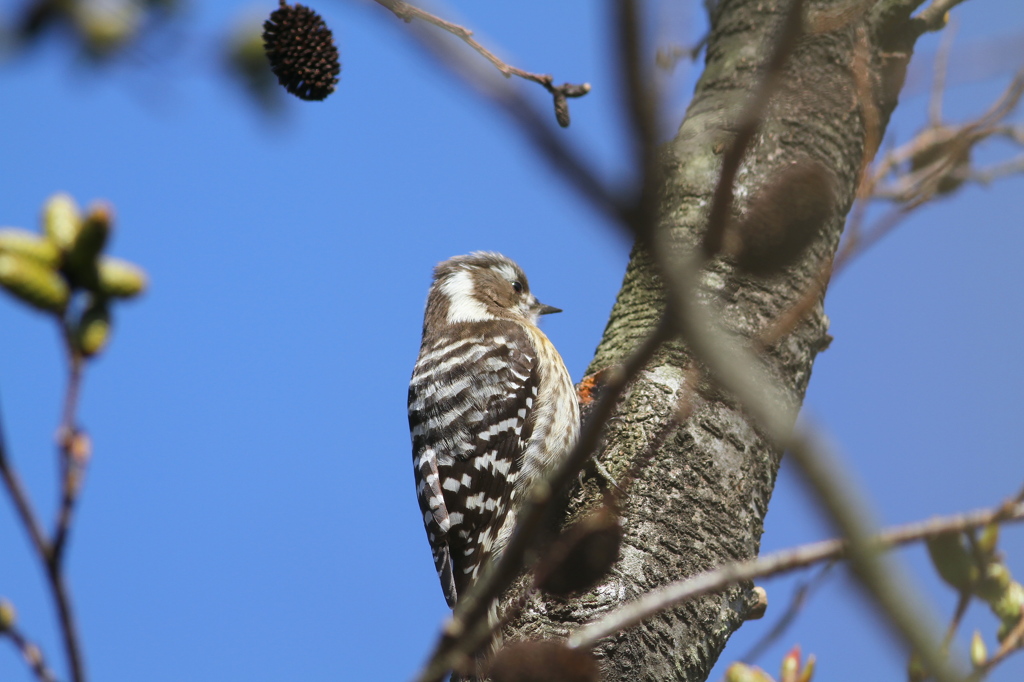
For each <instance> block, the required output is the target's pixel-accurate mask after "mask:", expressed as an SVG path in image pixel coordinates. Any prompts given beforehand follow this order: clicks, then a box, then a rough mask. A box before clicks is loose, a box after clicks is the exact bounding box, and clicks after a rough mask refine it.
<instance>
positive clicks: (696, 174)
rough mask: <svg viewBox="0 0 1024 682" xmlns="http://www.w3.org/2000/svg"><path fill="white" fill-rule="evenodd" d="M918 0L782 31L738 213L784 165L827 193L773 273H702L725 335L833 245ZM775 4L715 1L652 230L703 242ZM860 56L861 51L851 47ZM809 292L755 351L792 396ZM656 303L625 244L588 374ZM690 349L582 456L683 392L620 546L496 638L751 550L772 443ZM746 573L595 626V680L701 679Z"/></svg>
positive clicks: (807, 346) (661, 359) (743, 332)
mask: <svg viewBox="0 0 1024 682" xmlns="http://www.w3.org/2000/svg"><path fill="white" fill-rule="evenodd" d="M919 4H920V2H919V1H914V0H911V1H905V0H903V1H901V0H896V1H888V2H886V1H885V0H882V2H879V3H872V2H864V1H863V0H851V1H850V2H845V3H837V2H833V1H827V2H816V3H808V6H807V8H806V9H805V26H806V27H808V29H809V30H807V31H806V32H805V33H804V35H803V36H802V37H801V38H800V40H799V42H798V44H797V45H796V46H795V49H794V51H793V53H792V55H791V57H790V58H789V61H788V63H787V66H786V67H785V71H784V75H783V79H782V83H781V85H780V86H779V88H778V89H777V90H776V91H775V93H774V94H773V96H772V99H771V101H770V104H769V106H768V107H767V108H766V111H765V114H764V117H763V119H762V124H761V127H760V131H759V133H758V135H757V136H756V137H755V139H754V142H753V143H752V144H751V146H750V148H749V150H748V152H747V154H746V156H745V157H744V162H743V164H742V166H741V168H740V171H739V173H738V175H737V178H736V183H735V197H736V199H735V204H736V210H737V211H739V212H740V213H742V211H743V208H744V206H745V201H746V199H748V198H749V197H751V196H754V195H755V193H756V191H757V189H758V188H760V187H763V186H764V185H765V183H766V182H767V181H769V180H770V179H772V178H775V177H778V175H779V173H780V171H781V170H783V169H785V168H788V167H790V166H792V165H793V164H801V163H807V162H808V161H809V160H813V161H816V162H818V163H819V164H821V165H822V166H824V168H825V169H827V170H828V171H829V172H830V174H831V175H832V181H833V183H834V187H835V190H836V193H835V194H836V200H835V201H834V204H833V205H832V206H831V210H830V213H831V215H830V216H829V218H828V219H827V220H826V221H824V223H823V224H822V225H821V226H820V230H818V231H817V232H816V237H815V238H814V240H813V242H812V243H811V244H810V246H809V247H808V248H807V250H806V251H805V252H804V254H803V256H802V257H801V258H800V260H799V261H798V262H797V263H796V264H795V265H793V266H790V267H788V268H786V269H785V270H784V271H783V272H782V273H781V274H780V275H777V276H775V277H773V278H771V279H766V280H765V279H753V278H750V277H745V276H743V275H742V274H740V273H737V271H736V270H735V268H734V267H733V266H732V265H730V264H729V263H728V262H727V261H725V260H723V259H715V260H713V261H712V262H711V263H710V264H709V265H708V266H707V267H706V268H705V270H704V271H703V272H702V276H701V284H702V287H701V294H700V295H701V296H702V297H703V298H704V299H705V302H706V303H708V304H709V305H712V306H714V307H715V309H716V310H718V311H719V313H718V314H719V315H720V319H721V320H722V322H723V324H724V325H725V326H726V328H727V329H729V330H730V332H731V333H733V334H735V335H736V336H737V337H740V338H743V339H753V338H755V337H757V336H758V335H759V334H761V333H762V332H763V331H764V330H765V329H766V328H767V327H769V326H770V325H771V324H772V323H773V322H774V321H776V320H777V319H778V318H779V317H780V316H781V315H782V314H783V313H784V312H786V311H787V310H789V309H790V308H791V307H792V306H793V305H794V304H796V303H797V302H798V301H799V300H800V299H801V297H803V296H804V295H805V293H806V292H807V291H808V290H810V289H812V288H813V287H814V286H816V284H815V282H816V279H817V278H818V277H819V274H820V273H821V271H822V267H823V265H824V264H826V263H829V262H830V261H831V259H832V257H833V256H834V253H835V250H836V247H837V245H838V243H839V237H840V234H841V231H842V227H843V224H844V220H845V216H846V214H847V212H848V211H849V209H850V206H851V205H852V202H853V198H854V195H855V191H856V186H857V182H858V178H859V174H860V170H861V167H862V162H863V160H864V159H865V156H866V155H865V149H866V148H868V156H871V155H873V152H874V149H873V148H872V147H877V140H878V139H880V137H881V135H882V133H883V132H884V128H885V125H886V123H887V122H888V117H889V114H890V113H891V111H892V110H893V108H894V107H895V106H896V98H897V95H898V92H899V89H900V87H901V85H902V81H903V75H904V72H905V68H906V64H907V62H908V61H909V58H910V53H911V50H912V48H913V44H914V41H915V40H916V38H917V37H918V36H919V35H920V34H921V33H922V32H923V31H924V30H925V28H926V27H925V26H923V22H921V21H920V20H917V19H912V18H911V17H910V13H911V12H912V11H914V10H915V9H916V7H917V6H918V5H919ZM837 6H838V8H837ZM788 7H789V3H788V1H787V0H722V1H721V2H720V3H719V4H718V6H717V8H716V9H715V10H714V12H713V16H712V17H711V20H712V28H711V34H710V36H709V40H708V44H707V57H706V66H705V70H704V73H703V75H702V77H701V79H700V81H699V83H698V85H697V88H696V92H695V94H694V98H693V101H692V103H691V104H690V106H689V109H688V111H687V114H686V117H685V119H684V120H683V121H682V123H681V125H680V127H679V130H678V134H677V135H676V137H675V139H674V140H672V141H671V142H670V143H669V144H668V145H666V146H665V148H664V149H663V150H662V158H663V162H664V164H663V174H662V177H663V183H664V184H663V187H662V201H661V207H660V212H659V216H660V218H659V228H658V229H660V230H665V231H668V232H669V233H670V235H671V238H672V244H673V247H674V248H677V249H693V248H696V247H697V245H699V244H700V241H701V238H702V235H703V232H704V229H705V224H706V216H707V209H708V206H709V204H710V201H711V196H712V193H713V191H714V188H715V184H716V182H717V180H718V177H719V168H720V165H721V156H722V152H723V151H724V150H725V149H727V148H728V146H729V144H730V143H731V140H732V133H731V130H732V129H734V125H735V122H736V118H737V116H738V113H739V111H740V110H741V109H742V108H743V106H744V105H745V104H746V103H747V101H748V99H749V97H750V93H751V92H752V91H753V90H754V87H755V85H756V84H757V82H758V79H759V78H761V76H762V70H761V66H762V65H763V64H764V63H765V62H766V59H767V55H768V54H769V52H770V51H771V49H772V46H773V43H774V41H775V36H776V35H777V32H778V30H779V27H780V25H781V22H782V19H783V16H784V13H785V11H786V9H787V8H788ZM844 8H845V9H846V10H848V11H847V13H846V14H843V9H844ZM858 50H859V52H858ZM858 55H863V59H861V62H858V61H857V59H858V58H859V57H858ZM858 63H862V64H863V66H855V65H856V64H858ZM865 95H868V96H867V97H865ZM865 100H867V101H865ZM872 128H875V129H874V130H872ZM872 140H875V142H874V143H872ZM821 298H823V295H822V297H820V298H819V299H818V300H817V301H816V302H815V304H814V306H813V307H812V309H811V310H810V311H809V312H808V313H807V314H806V315H805V316H804V317H803V319H802V321H801V322H800V323H799V324H797V325H796V326H795V328H794V329H793V330H792V331H790V332H789V333H788V334H786V335H785V336H783V337H782V338H781V339H779V340H778V341H777V342H776V343H775V344H774V345H772V346H771V347H769V348H767V349H765V350H763V351H762V352H761V356H760V357H761V358H762V360H763V363H764V366H765V368H766V370H767V372H768V374H769V375H770V376H771V377H773V379H774V381H776V382H777V384H778V387H779V389H780V393H781V394H783V395H785V399H786V400H788V401H790V402H791V405H792V406H793V407H794V408H798V407H799V405H800V404H801V403H802V401H803V398H804V394H805V391H806V388H807V384H808V381H809V380H810V376H811V368H812V365H813V362H814V358H815V356H816V355H817V353H818V352H820V351H821V350H822V349H824V348H825V347H826V346H827V344H828V341H829V337H828V334H827V330H828V319H827V317H826V316H825V314H824V311H823V306H822V302H821ZM663 310H664V294H663V291H662V287H661V283H660V280H659V276H658V273H657V271H656V268H655V266H654V264H653V262H652V259H651V258H650V256H649V255H648V254H647V253H645V251H644V250H643V249H642V248H638V247H635V248H634V250H633V253H632V256H631V259H630V262H629V265H628V268H627V271H626V274H625V278H624V281H623V285H622V289H621V291H620V293H619V296H618V300H617V301H616V303H615V306H614V308H613V309H612V312H611V317H610V319H609V322H608V326H607V328H606V329H605V333H604V337H603V339H602V340H601V343H600V345H599V347H598V348H597V351H596V354H595V357H594V360H593V362H592V363H591V365H590V368H589V369H588V376H590V377H595V376H598V373H599V372H600V371H601V370H603V369H606V368H610V367H614V366H616V365H618V364H619V363H621V362H622V361H623V360H624V359H625V358H626V357H627V356H628V355H629V353H630V352H631V351H632V350H633V349H634V348H635V347H636V346H637V345H638V344H639V343H640V342H641V340H643V339H644V338H645V337H646V336H647V335H648V334H649V333H650V332H651V330H652V329H653V328H654V327H655V325H656V324H657V323H658V320H659V319H660V317H661V315H662V312H663ZM693 362H694V361H693V359H692V357H691V356H690V354H689V353H688V351H687V349H686V348H685V347H683V346H682V345H681V344H679V343H672V344H669V345H668V346H666V347H665V348H664V349H663V351H662V352H660V353H659V354H658V355H657V357H656V358H655V359H654V360H653V361H652V362H651V363H650V364H649V365H648V366H647V368H646V369H645V370H644V371H643V372H642V373H641V374H640V375H639V376H638V377H637V378H636V379H635V381H634V382H633V383H632V385H631V386H630V388H629V390H628V391H627V393H626V395H625V397H624V398H623V399H622V401H621V402H620V405H619V407H618V409H617V412H616V415H615V416H614V417H613V418H612V419H611V420H610V421H609V423H608V424H607V426H606V432H605V436H604V440H603V444H602V446H601V449H600V450H599V452H598V453H597V457H598V460H599V461H600V462H601V463H602V464H603V465H604V467H605V468H606V469H607V471H608V472H609V473H610V474H611V477H612V478H614V479H616V480H618V479H619V477H622V476H625V474H626V472H627V470H629V468H630V466H631V465H632V464H633V463H634V462H636V461H637V458H639V457H642V456H643V454H644V452H645V450H646V449H647V448H648V445H649V444H650V443H651V442H652V441H653V440H654V439H656V438H658V437H659V435H660V436H662V437H665V436H666V434H664V433H662V431H663V429H665V426H666V424H669V423H670V420H671V418H672V416H673V414H674V413H675V411H676V409H677V406H678V405H679V403H680V401H681V400H684V399H685V400H689V402H690V405H691V406H692V412H691V414H690V417H689V418H688V420H687V421H685V423H683V424H681V425H679V426H677V427H674V428H673V429H672V431H671V433H669V434H667V437H666V438H665V441H664V446H663V447H661V448H660V449H659V450H658V452H657V453H656V454H655V456H654V457H653V458H652V459H651V460H650V461H649V462H647V463H646V464H644V465H643V466H642V468H641V470H640V472H639V475H638V476H637V477H636V479H635V480H634V481H633V482H632V483H631V485H630V487H629V491H628V495H627V496H626V498H625V503H624V505H623V509H622V522H623V529H624V540H623V545H622V553H621V557H620V559H619V561H618V562H617V563H616V565H615V567H614V569H613V571H612V573H611V575H609V576H608V577H607V578H606V579H605V580H604V581H603V582H602V584H600V585H599V586H598V587H596V588H594V589H592V590H590V591H589V592H587V593H586V594H584V595H582V596H579V597H576V598H571V599H559V598H555V597H550V596H544V595H537V596H534V597H531V599H530V600H529V601H528V603H527V605H526V607H525V608H524V609H523V611H522V612H521V613H520V615H519V616H518V617H517V618H516V619H515V620H514V621H513V622H511V623H510V624H509V625H508V627H507V628H506V630H505V639H506V641H508V640H514V639H537V638H556V639H557V638H564V637H565V636H566V635H567V634H568V633H569V632H570V631H571V630H574V629H576V628H578V627H579V626H581V625H582V624H584V623H586V622H589V621H591V620H594V619H595V618H597V617H599V616H600V615H601V614H602V613H605V612H607V611H608V610H610V609H612V608H614V607H616V606H618V605H620V604H621V603H623V602H625V601H628V600H631V599H634V598H636V597H637V596H639V595H640V594H642V593H644V592H646V591H648V590H650V589H651V588H654V587H657V586H659V585H663V584H665V583H667V582H670V581H673V580H677V579H680V578H683V577H686V576H691V575H694V574H697V573H700V572H703V571H706V570H708V569H710V568H713V567H715V566H718V565H721V564H723V563H726V562H732V561H740V560H745V559H750V558H752V557H754V556H756V554H757V552H758V548H759V543H760V537H761V533H762V532H763V520H764V516H765V513H766V512H767V509H768V501H769V498H770V497H771V492H772V488H773V486H774V483H775V477H776V473H777V471H778V466H779V461H780V457H781V453H780V452H777V451H776V450H774V449H773V448H772V446H771V445H770V444H769V443H768V442H766V441H765V439H764V438H762V436H761V435H760V434H759V432H758V428H757V425H756V424H754V423H752V422H751V420H750V419H749V418H748V416H747V415H746V414H745V413H744V412H743V410H742V409H741V408H740V407H739V406H738V405H737V404H736V403H735V401H734V400H732V399H731V398H730V397H729V396H728V395H724V394H723V393H722V392H721V391H720V390H718V389H717V388H716V387H715V386H714V385H713V384H711V383H710V382H709V381H708V379H707V377H706V376H704V375H702V374H701V373H700V372H695V371H691V370H690V368H691V367H692V366H693ZM794 413H795V410H794ZM599 483H600V480H599V479H598V478H597V477H592V478H589V479H587V480H586V481H585V482H584V484H583V485H582V486H581V487H580V489H579V490H577V491H575V492H574V493H573V494H572V497H571V500H570V502H569V505H568V516H567V518H568V519H570V520H571V519H573V518H578V517H579V516H580V515H581V514H582V513H584V512H585V511H586V510H589V509H592V508H594V507H595V506H596V505H598V504H600V502H601V494H600V485H599ZM523 587H524V583H523V581H520V583H519V584H518V585H517V586H516V587H514V588H513V589H512V590H510V591H509V593H508V594H507V595H506V599H507V600H508V601H511V600H513V599H515V595H516V594H519V593H521V591H522V589H523ZM750 587H751V586H750V585H739V586H735V587H733V588H731V589H728V590H726V591H725V592H723V593H719V594H715V595H710V596H707V597H704V598H701V599H698V600H694V601H691V602H689V603H686V604H684V605H682V606H680V607H678V608H675V609H673V610H671V611H668V612H665V613H663V614H661V615H660V616H658V617H655V618H652V619H650V620H648V621H646V622H644V623H642V624H641V625H638V626H636V627H633V628H631V629H629V630H628V631H626V632H622V633H619V634H618V635H617V636H616V637H614V638H613V639H611V640H609V641H605V642H604V643H603V644H602V645H600V646H598V648H597V649H596V654H597V656H598V657H599V659H600V661H601V665H602V668H603V671H604V679H605V680H608V681H613V680H631V681H639V680H689V681H693V680H704V679H706V678H707V675H708V673H709V671H710V670H711V668H712V666H713V665H714V664H715V661H716V660H717V659H718V656H719V654H720V653H721V651H722V649H723V647H724V646H725V644H726V642H727V640H728V639H729V636H730V635H731V634H732V633H733V632H734V631H735V630H736V629H737V628H739V626H740V625H741V624H742V622H743V620H744V617H745V614H746V613H747V612H748V610H749V609H750V607H751V605H752V595H751V590H750Z"/></svg>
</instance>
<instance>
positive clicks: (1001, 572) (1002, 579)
mask: <svg viewBox="0 0 1024 682" xmlns="http://www.w3.org/2000/svg"><path fill="white" fill-rule="evenodd" d="M1012 581H1013V577H1012V576H1011V575H1010V569H1008V568H1007V567H1006V565H1005V564H1001V563H999V562H995V561H994V562H992V563H990V564H989V565H988V566H986V567H985V574H984V576H982V578H981V580H979V581H978V584H977V585H975V587H974V593H975V594H977V595H978V596H979V597H981V598H982V599H984V600H985V601H987V602H989V603H992V602H994V601H996V600H998V599H999V598H1000V597H1002V596H1003V594H1005V593H1006V588H1007V587H1009V586H1010V583H1011V582H1012Z"/></svg>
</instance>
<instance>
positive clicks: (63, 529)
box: [50, 336, 85, 568]
mask: <svg viewBox="0 0 1024 682" xmlns="http://www.w3.org/2000/svg"><path fill="white" fill-rule="evenodd" d="M68 338H69V339H70V336H68ZM68 347H69V348H73V347H74V346H73V345H72V344H71V343H70V341H69V343H68ZM83 364H84V358H83V357H82V355H81V353H79V352H77V351H75V350H70V351H69V358H68V386H67V392H66V393H65V396H64V410H63V414H62V416H61V423H60V427H59V429H58V431H57V433H58V436H57V438H58V441H59V444H60V470H61V475H60V479H61V480H60V490H61V500H60V509H59V511H58V512H57V525H56V527H55V528H54V531H53V545H52V549H53V551H52V552H51V555H50V561H51V562H52V563H53V564H54V566H55V567H57V568H59V567H60V565H61V563H62V561H63V559H64V548H65V547H66V545H67V538H68V532H69V531H70V530H71V519H72V514H73V513H74V508H75V502H76V501H77V500H78V492H79V490H80V489H81V478H82V474H83V464H84V461H85V457H83V456H80V453H79V452H77V450H78V449H79V448H80V445H79V443H80V439H81V438H83V436H82V434H80V433H79V431H78V427H77V425H76V423H75V422H76V418H77V417H76V415H77V413H78V399H79V395H80V394H81V388H82V370H83Z"/></svg>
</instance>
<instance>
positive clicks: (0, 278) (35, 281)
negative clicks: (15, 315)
mask: <svg viewBox="0 0 1024 682" xmlns="http://www.w3.org/2000/svg"><path fill="white" fill-rule="evenodd" d="M0 285H2V286H3V287H4V288H5V289H7V290H8V291H9V292H11V293H12V294H14V295H15V296H17V297H18V298H20V299H21V300H23V301H25V302H26V303H28V304H30V305H32V306H34V307H36V308H39V309H40V310H48V311H52V312H60V311H62V310H64V306H66V305H67V303H68V285H67V284H66V283H65V282H64V279H63V278H62V277H61V276H60V275H59V274H57V272H56V271H55V270H53V269H51V268H48V267H46V266H45V265H43V264H41V263H40V262H39V261H36V260H33V259H31V258H26V257H25V256H22V255H19V254H14V253H0Z"/></svg>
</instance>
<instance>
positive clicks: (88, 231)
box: [65, 203, 112, 290]
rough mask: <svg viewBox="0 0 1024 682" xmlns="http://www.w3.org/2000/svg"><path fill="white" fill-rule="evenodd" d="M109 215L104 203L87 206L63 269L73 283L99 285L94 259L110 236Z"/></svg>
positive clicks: (107, 207) (89, 285) (94, 287)
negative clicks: (86, 212) (87, 208)
mask: <svg viewBox="0 0 1024 682" xmlns="http://www.w3.org/2000/svg"><path fill="white" fill-rule="evenodd" d="M111 217H112V216H111V210H110V207H109V206H107V205H106V204H102V203H98V204H94V205H93V206H91V207H90V208H89V213H88V214H87V215H86V216H85V219H84V220H83V221H82V223H81V229H79V230H78V234H76V235H75V240H74V243H73V244H72V245H71V248H70V249H69V250H68V257H67V264H66V268H65V270H66V272H67V274H68V275H69V278H70V279H71V281H72V282H73V284H74V285H77V286H80V287H82V288H84V289H90V290H96V289H97V288H98V287H99V274H98V273H97V270H96V259H97V258H98V257H99V255H100V252H101V251H102V250H103V247H104V246H105V245H106V243H107V238H108V237H109V236H110V224H111Z"/></svg>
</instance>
